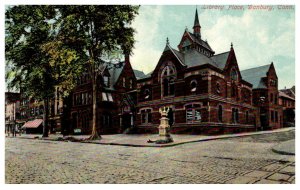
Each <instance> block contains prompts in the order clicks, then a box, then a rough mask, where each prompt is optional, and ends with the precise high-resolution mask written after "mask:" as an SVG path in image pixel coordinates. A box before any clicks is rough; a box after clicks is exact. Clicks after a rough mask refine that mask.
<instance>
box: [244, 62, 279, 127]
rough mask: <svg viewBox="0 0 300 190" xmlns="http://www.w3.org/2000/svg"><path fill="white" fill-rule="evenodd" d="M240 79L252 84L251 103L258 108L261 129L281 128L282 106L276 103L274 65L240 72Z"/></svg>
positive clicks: (276, 85)
mask: <svg viewBox="0 0 300 190" xmlns="http://www.w3.org/2000/svg"><path fill="white" fill-rule="evenodd" d="M241 74H242V77H243V78H244V79H245V80H246V81H248V82H249V83H251V84H253V90H252V94H253V95H252V103H253V106H255V107H257V108H258V114H259V115H258V117H259V120H260V125H261V127H262V129H263V130H264V129H277V128H280V127H282V126H283V113H282V106H281V105H279V103H278V97H279V91H278V78H277V74H276V70H275V67H274V64H273V63H271V64H268V65H264V66H260V67H255V68H251V69H247V70H243V71H242V72H241Z"/></svg>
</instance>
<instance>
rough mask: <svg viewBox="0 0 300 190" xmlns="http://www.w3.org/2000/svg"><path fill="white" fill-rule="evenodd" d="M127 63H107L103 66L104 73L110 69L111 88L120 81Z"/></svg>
mask: <svg viewBox="0 0 300 190" xmlns="http://www.w3.org/2000/svg"><path fill="white" fill-rule="evenodd" d="M124 65H125V62H119V63H105V64H103V67H102V68H100V69H101V70H102V72H103V71H104V70H105V69H108V72H109V75H110V77H109V83H110V85H111V86H113V85H115V83H116V82H117V81H118V79H119V77H120V75H121V73H122V71H123V69H124Z"/></svg>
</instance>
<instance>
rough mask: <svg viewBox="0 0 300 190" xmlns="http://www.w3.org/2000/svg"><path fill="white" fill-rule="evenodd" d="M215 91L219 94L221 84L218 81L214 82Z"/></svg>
mask: <svg viewBox="0 0 300 190" xmlns="http://www.w3.org/2000/svg"><path fill="white" fill-rule="evenodd" d="M216 92H217V93H218V94H221V85H220V83H219V82H217V84H216Z"/></svg>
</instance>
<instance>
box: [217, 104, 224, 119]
mask: <svg viewBox="0 0 300 190" xmlns="http://www.w3.org/2000/svg"><path fill="white" fill-rule="evenodd" d="M218 119H219V122H222V121H223V108H222V106H221V105H219V107H218Z"/></svg>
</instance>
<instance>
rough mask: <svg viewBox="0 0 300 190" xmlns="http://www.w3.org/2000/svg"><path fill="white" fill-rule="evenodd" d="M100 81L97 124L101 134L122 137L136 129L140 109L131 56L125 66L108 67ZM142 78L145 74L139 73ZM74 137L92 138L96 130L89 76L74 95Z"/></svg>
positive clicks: (72, 106)
mask: <svg viewBox="0 0 300 190" xmlns="http://www.w3.org/2000/svg"><path fill="white" fill-rule="evenodd" d="M100 70H101V74H100V76H99V77H98V79H99V80H98V81H97V116H96V117H97V120H96V125H97V129H98V132H99V133H100V134H111V133H122V132H124V130H125V129H126V128H125V126H126V127H130V126H133V125H134V124H133V122H134V120H135V118H134V117H135V106H136V77H135V73H134V71H133V69H132V67H131V64H130V61H129V56H125V61H124V62H119V63H115V64H113V63H106V64H104V65H103V66H102V67H101V68H100ZM139 74H142V73H139ZM71 96H72V103H71V104H72V105H71V109H70V120H69V121H70V124H71V125H69V126H68V127H69V128H68V129H67V130H68V131H69V132H70V133H71V134H74V133H83V134H90V133H91V130H92V114H93V110H92V99H93V98H92V83H91V78H90V76H89V74H88V73H87V72H86V73H84V74H83V75H82V76H81V77H80V78H79V79H78V85H77V86H76V87H75V89H74V90H73V92H72V95H71Z"/></svg>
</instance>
